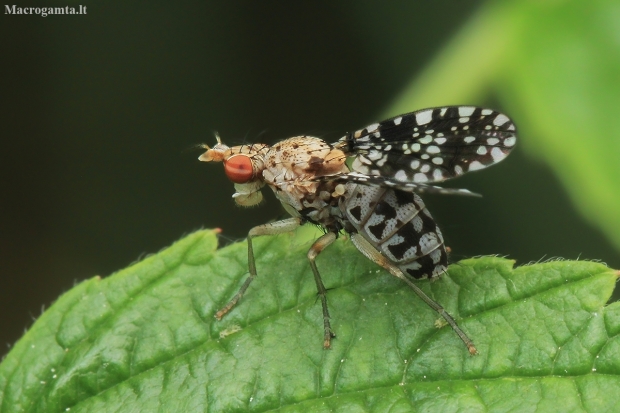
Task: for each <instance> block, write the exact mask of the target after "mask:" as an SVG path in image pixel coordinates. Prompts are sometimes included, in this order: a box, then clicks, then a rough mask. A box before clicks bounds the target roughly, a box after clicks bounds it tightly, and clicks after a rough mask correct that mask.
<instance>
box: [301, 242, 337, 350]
mask: <svg viewBox="0 0 620 413" xmlns="http://www.w3.org/2000/svg"><path fill="white" fill-rule="evenodd" d="M336 236H337V234H336V233H335V232H328V233H327V234H325V235H323V236H321V237H320V238H319V239H317V240H316V241H315V242H314V244H312V247H310V250H308V261H310V267H311V268H312V273H313V274H314V281H315V282H316V289H317V291H318V294H319V299H320V300H321V305H322V307H323V347H324V348H326V349H328V348H330V347H331V340H332V338H334V337H336V335H335V334H334V332H333V331H332V327H331V325H330V323H329V310H328V309H327V290H326V289H325V285H323V280H322V279H321V275H320V274H319V270H318V269H317V268H316V262H315V260H316V257H317V255H319V254H320V253H321V251H323V250H324V249H325V248H327V247H328V246H329V245H330V244H331V243H332V242H334V241H335V240H336Z"/></svg>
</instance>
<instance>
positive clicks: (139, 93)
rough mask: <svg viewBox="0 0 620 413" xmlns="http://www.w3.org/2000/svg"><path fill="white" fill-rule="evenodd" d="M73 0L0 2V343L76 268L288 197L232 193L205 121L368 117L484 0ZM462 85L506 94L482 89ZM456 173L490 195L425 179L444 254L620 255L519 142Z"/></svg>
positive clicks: (148, 249)
mask: <svg viewBox="0 0 620 413" xmlns="http://www.w3.org/2000/svg"><path fill="white" fill-rule="evenodd" d="M83 4H85V3H83ZM85 5H86V6H87V14H86V15H80V16H48V17H46V18H43V17H41V16H15V15H6V14H5V13H4V10H3V13H2V14H1V15H0V34H1V36H0V38H1V39H2V63H1V64H0V85H1V89H0V105H1V111H0V137H1V138H2V149H1V151H0V158H1V159H0V168H1V189H2V194H1V198H0V344H1V345H3V346H4V345H6V346H7V347H5V348H4V349H3V350H0V355H1V354H5V353H6V352H7V351H8V346H10V345H12V344H13V343H14V342H15V341H16V340H17V339H18V338H19V337H20V336H21V335H22V334H23V331H24V329H25V328H28V327H29V326H30V325H32V323H33V319H34V318H36V317H37V316H38V315H39V314H40V313H41V309H42V307H47V306H49V305H50V304H51V303H52V302H53V301H54V300H55V299H56V298H57V297H58V296H59V295H60V294H62V293H63V292H65V291H67V290H68V289H70V288H71V287H72V286H73V285H74V284H75V283H77V282H79V281H81V280H84V279H86V278H90V277H92V276H94V275H101V276H108V275H109V274H111V273H113V272H115V271H116V270H119V269H122V268H124V267H126V266H127V265H129V264H130V263H132V262H134V261H136V260H138V259H140V257H142V256H144V255H145V254H149V253H154V252H157V251H159V250H160V249H162V248H164V247H166V246H168V245H170V244H171V243H173V242H174V241H175V240H177V239H179V238H181V237H182V236H183V235H184V234H187V233H189V232H192V231H194V230H196V229H199V228H212V227H220V228H222V230H223V239H222V243H223V244H225V243H228V242H231V241H233V240H239V239H242V238H243V237H244V236H245V234H246V233H247V231H248V230H249V229H250V228H251V227H252V226H254V225H258V224H261V223H264V222H267V221H268V220H272V219H275V218H278V217H282V216H284V212H283V210H282V209H281V207H280V206H279V204H278V203H277V202H276V201H275V199H274V198H273V196H272V195H271V194H270V193H266V195H267V196H266V199H267V201H266V202H265V203H264V204H263V205H262V206H260V207H258V208H251V209H241V208H237V207H235V206H234V203H233V200H232V199H231V195H232V193H233V192H234V191H233V187H232V184H231V183H230V182H228V181H227V179H226V178H225V176H224V173H223V170H222V168H221V166H219V165H208V164H204V163H200V162H198V160H197V157H198V156H199V155H200V153H201V151H200V150H197V149H196V148H195V145H196V144H198V143H208V144H212V143H214V136H213V131H215V130H217V131H219V132H220V134H221V135H222V138H223V139H224V141H225V142H226V143H228V144H237V143H239V142H244V141H245V142H266V143H273V142H275V141H277V140H280V139H283V138H286V137H290V136H293V135H298V134H311V135H315V136H320V137H323V138H325V139H326V140H328V141H335V140H337V139H338V138H339V137H340V136H342V134H343V133H344V132H346V131H351V130H354V129H358V128H360V127H363V126H365V125H366V124H369V123H372V122H374V121H378V120H381V119H380V116H383V115H384V114H385V111H386V110H387V108H388V107H389V105H390V104H391V103H392V102H393V100H394V99H395V97H397V96H398V95H399V94H400V92H401V91H402V89H403V88H404V86H405V85H406V84H408V83H409V82H410V81H411V79H413V78H414V77H415V76H416V74H418V73H420V72H421V71H422V70H423V68H424V67H425V66H426V65H427V64H428V62H429V61H431V60H432V59H433V57H435V56H436V54H437V53H438V51H439V50H441V48H442V46H443V45H444V44H445V43H446V42H448V41H449V40H450V39H451V37H452V36H454V35H455V33H457V32H458V31H459V30H460V29H461V28H462V27H463V25H465V24H466V23H467V21H468V20H469V18H470V17H471V16H472V15H474V14H475V13H476V12H477V10H478V9H479V7H481V5H482V2H474V1H466V2H463V1H457V0H454V1H449V0H436V1H433V2H404V1H397V2H383V3H379V2H375V3H371V2H358V1H352V0H350V1H337V2H328V1H322V2H303V1H296V2H283V1H279V2H273V1H271V2H270V1H261V2H253V1H243V2H223V1H221V2H216V1H206V2H191V1H184V2H175V3H172V2H166V3H164V2H161V1H156V2H148V3H147V2H129V3H128V2H121V1H108V2H105V3H99V4H85ZM21 6H59V4H39V3H37V4H36V5H35V4H22V5H21ZM61 6H64V4H62V5H61ZM3 7H4V6H3ZM481 47H483V45H481ZM454 71H455V76H458V71H459V68H458V67H455V68H454ZM446 103H454V102H446ZM460 103H465V104H476V105H486V106H490V107H495V108H498V109H500V110H506V108H505V107H502V104H501V101H500V100H499V99H497V96H495V95H494V94H493V93H490V94H489V95H488V96H487V97H485V99H484V100H481V101H467V102H460ZM415 109H420V108H417V107H411V108H410V109H409V110H415ZM509 114H510V113H509ZM391 115H396V113H392V114H391ZM515 121H516V123H517V125H519V119H518V118H515ZM521 137H522V139H523V140H526V139H527V140H532V141H534V140H536V139H537V136H523V135H522V136H521ZM452 186H458V187H465V188H468V189H470V190H473V191H475V192H479V193H482V194H484V197H483V198H471V199H470V198H462V197H433V196H427V197H426V198H425V199H426V201H427V204H428V205H429V208H430V209H431V211H432V213H433V215H434V216H435V218H436V219H437V221H438V222H439V223H440V225H441V227H442V229H443V233H444V235H445V237H446V240H447V244H448V245H449V246H450V247H451V249H452V251H453V253H452V260H459V259H462V258H465V257H470V256H474V255H485V254H500V255H506V256H508V257H511V258H513V259H515V260H517V263H518V264H525V263H528V262H530V261H538V260H545V259H548V258H551V257H555V256H561V257H565V258H569V259H576V258H580V259H598V260H602V261H605V262H607V263H608V264H609V265H611V266H613V267H615V268H620V257H619V256H618V253H617V251H616V250H615V249H614V248H613V246H612V244H611V243H610V242H609V241H608V240H607V239H606V238H605V237H604V236H603V235H602V233H601V232H600V231H599V230H598V229H596V228H594V227H592V226H590V225H589V224H587V223H586V222H585V221H584V220H583V219H582V217H581V215H580V214H579V213H578V212H577V211H576V209H575V208H574V207H573V205H572V203H571V201H570V200H569V198H568V196H567V195H566V194H565V192H564V190H563V189H562V187H560V186H559V184H558V180H557V179H556V178H555V175H553V174H552V173H551V171H550V169H548V167H547V166H545V165H543V164H541V163H538V162H535V161H533V160H531V159H529V158H528V157H527V156H526V154H525V153H524V152H523V150H522V148H520V147H518V148H517V149H516V150H515V152H514V153H513V154H512V155H511V156H510V157H509V158H508V159H507V160H506V161H505V162H503V163H502V164H500V165H497V166H495V167H493V168H492V169H489V170H485V171H482V172H480V173H476V174H472V175H471V176H469V175H468V176H466V177H463V178H461V179H459V180H458V181H456V182H454V184H453V185H452ZM300 259H305V258H304V257H300Z"/></svg>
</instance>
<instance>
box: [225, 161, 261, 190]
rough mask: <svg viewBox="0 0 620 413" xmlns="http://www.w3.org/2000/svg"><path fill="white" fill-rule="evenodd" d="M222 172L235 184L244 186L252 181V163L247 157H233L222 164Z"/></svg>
mask: <svg viewBox="0 0 620 413" xmlns="http://www.w3.org/2000/svg"><path fill="white" fill-rule="evenodd" d="M224 172H226V176H227V177H228V179H230V180H231V181H233V182H234V183H236V184H244V183H246V182H248V181H249V180H250V179H252V175H254V170H253V169H252V161H251V160H250V157H249V156H247V155H241V154H238V155H233V156H231V157H230V158H228V159H226V161H225V162H224Z"/></svg>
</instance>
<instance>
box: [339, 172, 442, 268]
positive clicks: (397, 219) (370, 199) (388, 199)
mask: <svg viewBox="0 0 620 413" xmlns="http://www.w3.org/2000/svg"><path fill="white" fill-rule="evenodd" d="M340 208H341V209H342V211H343V213H344V214H345V216H346V218H347V219H348V220H349V221H350V223H351V224H352V225H353V227H355V229H357V231H358V233H359V234H361V235H362V236H363V237H364V238H366V239H367V240H368V241H369V242H370V243H371V244H372V245H373V246H374V247H375V248H376V249H377V250H379V251H380V252H381V254H383V255H384V256H385V257H387V258H388V259H389V260H390V261H392V262H393V263H394V264H395V265H396V266H397V267H399V268H400V269H401V270H402V271H403V272H404V273H406V274H409V275H410V276H412V277H413V278H427V277H437V276H439V275H440V274H442V273H443V272H444V271H445V270H446V269H447V265H448V257H447V255H446V249H445V246H444V243H443V237H442V235H441V231H440V230H439V228H438V227H437V225H436V224H435V221H434V220H433V217H432V216H431V214H430V213H429V212H428V210H427V209H426V207H425V206H424V202H423V201H422V198H420V197H419V196H418V195H417V194H415V193H411V192H403V191H396V190H393V189H385V188H380V187H373V186H365V185H357V184H348V185H347V195H345V197H344V198H343V201H342V202H341V204H340Z"/></svg>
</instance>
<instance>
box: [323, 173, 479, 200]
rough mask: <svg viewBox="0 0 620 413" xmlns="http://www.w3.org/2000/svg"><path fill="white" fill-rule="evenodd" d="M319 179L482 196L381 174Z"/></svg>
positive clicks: (434, 192) (332, 176)
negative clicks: (400, 179) (399, 179)
mask: <svg viewBox="0 0 620 413" xmlns="http://www.w3.org/2000/svg"><path fill="white" fill-rule="evenodd" d="M317 179H320V180H323V179H329V180H337V181H342V182H354V183H356V184H361V185H368V186H378V187H381V188H388V189H394V190H398V191H404V192H415V193H418V194H423V193H427V194H442V195H469V196H480V194H477V193H475V192H471V191H470V190H468V189H459V188H442V187H440V186H433V185H426V184H416V183H414V182H401V181H398V180H396V179H394V178H390V177H386V176H379V175H366V174H362V173H359V172H348V173H342V174H337V175H330V176H329V177H319V178H317Z"/></svg>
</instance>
